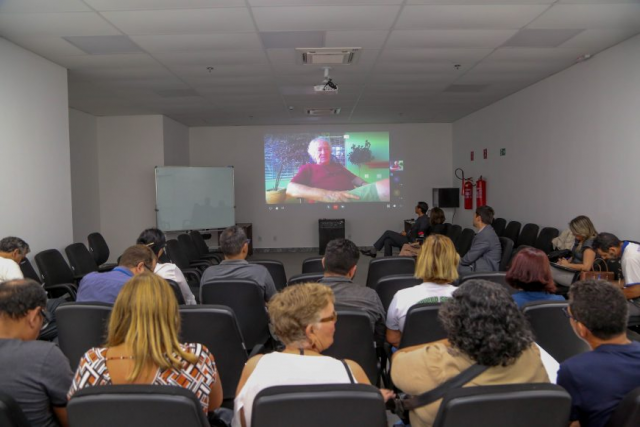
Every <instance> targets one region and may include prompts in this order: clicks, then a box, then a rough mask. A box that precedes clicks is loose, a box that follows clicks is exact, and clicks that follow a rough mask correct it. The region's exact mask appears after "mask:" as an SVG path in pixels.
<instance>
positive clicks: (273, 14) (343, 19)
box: [252, 6, 399, 31]
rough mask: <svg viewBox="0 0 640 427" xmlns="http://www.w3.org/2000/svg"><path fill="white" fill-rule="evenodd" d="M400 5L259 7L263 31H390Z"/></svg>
mask: <svg viewBox="0 0 640 427" xmlns="http://www.w3.org/2000/svg"><path fill="white" fill-rule="evenodd" d="M398 10H399V7H397V6H304V7H256V8H253V9H252V11H253V16H254V18H255V20H256V24H257V26H258V29H259V30H260V31H314V30H352V31H353V30H388V29H389V28H391V25H392V24H393V22H394V20H395V17H396V15H397V13H398Z"/></svg>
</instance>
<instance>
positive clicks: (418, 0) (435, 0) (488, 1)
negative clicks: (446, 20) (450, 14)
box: [407, 0, 597, 5]
mask: <svg viewBox="0 0 640 427" xmlns="http://www.w3.org/2000/svg"><path fill="white" fill-rule="evenodd" d="M556 1H557V0H508V1H504V0H503V1H497V0H408V1H407V4H447V5H455V4H459V5H496V4H509V5H513V4H551V3H555V2H556ZM576 1H582V0H576ZM594 1H597V0H594Z"/></svg>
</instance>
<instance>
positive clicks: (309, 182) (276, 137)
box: [264, 132, 390, 205]
mask: <svg viewBox="0 0 640 427" xmlns="http://www.w3.org/2000/svg"><path fill="white" fill-rule="evenodd" d="M264 163H265V195H266V196H265V197H266V202H267V203H268V204H273V205H281V204H285V203H286V204H289V203H317V202H320V203H355V202H360V203H362V202H388V201H389V164H390V163H389V133H388V132H351V133H346V134H342V133H297V134H267V135H265V137H264Z"/></svg>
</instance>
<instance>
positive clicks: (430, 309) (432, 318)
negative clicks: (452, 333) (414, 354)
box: [400, 303, 447, 348]
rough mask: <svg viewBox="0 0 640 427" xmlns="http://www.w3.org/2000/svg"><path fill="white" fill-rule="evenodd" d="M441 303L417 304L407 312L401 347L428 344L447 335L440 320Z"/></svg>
mask: <svg viewBox="0 0 640 427" xmlns="http://www.w3.org/2000/svg"><path fill="white" fill-rule="evenodd" d="M438 310H440V304H429V303H425V304H416V305H414V306H413V307H411V308H410V309H409V311H408V312H407V320H405V322H404V330H403V331H402V338H401V340H400V348H405V347H411V346H412V345H418V344H426V343H428V342H433V341H438V340H441V339H443V338H446V337H447V333H446V332H445V330H444V328H443V327H442V324H441V323H440V320H438Z"/></svg>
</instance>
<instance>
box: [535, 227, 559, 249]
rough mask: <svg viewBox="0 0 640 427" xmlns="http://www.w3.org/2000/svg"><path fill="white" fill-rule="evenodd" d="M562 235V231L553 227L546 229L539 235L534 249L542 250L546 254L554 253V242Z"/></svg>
mask: <svg viewBox="0 0 640 427" xmlns="http://www.w3.org/2000/svg"><path fill="white" fill-rule="evenodd" d="M559 235H560V231H558V229H557V228H553V227H544V228H543V229H542V230H540V234H538V238H537V239H536V242H535V243H534V244H533V247H534V248H536V249H540V250H541V251H542V252H544V253H545V254H548V253H549V252H551V251H553V243H552V240H553V239H555V238H556V237H558V236H559Z"/></svg>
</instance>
